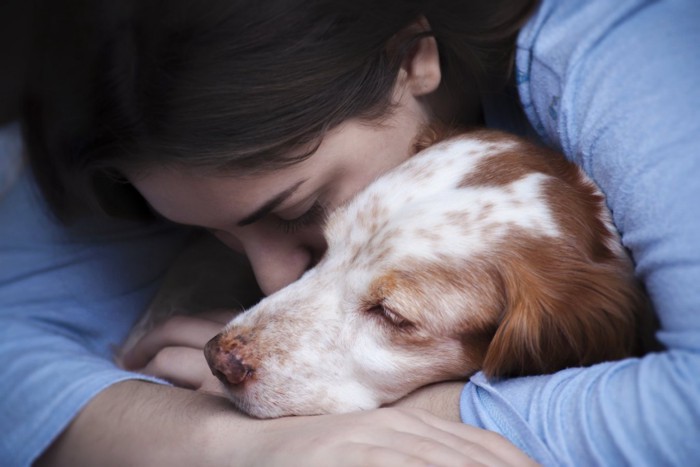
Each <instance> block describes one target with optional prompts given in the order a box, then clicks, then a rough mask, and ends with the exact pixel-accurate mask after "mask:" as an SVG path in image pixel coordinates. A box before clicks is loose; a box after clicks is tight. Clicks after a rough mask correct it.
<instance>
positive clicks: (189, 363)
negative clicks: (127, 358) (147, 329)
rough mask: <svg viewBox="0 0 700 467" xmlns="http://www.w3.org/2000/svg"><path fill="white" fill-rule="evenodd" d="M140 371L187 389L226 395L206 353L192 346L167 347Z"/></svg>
mask: <svg viewBox="0 0 700 467" xmlns="http://www.w3.org/2000/svg"><path fill="white" fill-rule="evenodd" d="M139 372H140V373H144V374H147V375H151V376H155V377H156V378H161V379H164V380H166V381H169V382H171V383H173V384H174V385H176V386H180V387H183V388H187V389H194V390H202V391H205V392H208V393H210V394H214V395H217V396H222V395H225V394H224V392H223V388H222V387H221V384H220V383H219V381H218V380H217V379H216V377H214V375H212V373H211V370H210V369H209V366H208V365H207V362H206V360H205V359H204V354H203V353H202V351H201V350H199V349H193V348H191V347H166V348H164V349H162V350H161V351H160V352H158V353H157V354H156V356H155V357H154V358H153V359H151V361H149V362H148V364H147V365H146V366H145V367H143V368H142V369H140V370H139Z"/></svg>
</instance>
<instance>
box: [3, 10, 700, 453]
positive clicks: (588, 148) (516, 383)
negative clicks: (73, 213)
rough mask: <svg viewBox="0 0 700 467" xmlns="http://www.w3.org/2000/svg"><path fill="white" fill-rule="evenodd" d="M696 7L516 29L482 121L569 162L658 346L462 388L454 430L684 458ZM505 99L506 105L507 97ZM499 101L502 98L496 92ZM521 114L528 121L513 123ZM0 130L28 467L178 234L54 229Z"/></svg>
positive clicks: (538, 449) (9, 444) (691, 347)
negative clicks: (629, 271) (630, 274)
mask: <svg viewBox="0 0 700 467" xmlns="http://www.w3.org/2000/svg"><path fill="white" fill-rule="evenodd" d="M698 25H700V4H699V3H697V2H696V1H695V0H687V1H681V0H678V1H673V0H668V1H641V0H615V1H611V0H587V1H586V2H580V1H565V0H560V1H556V0H544V1H543V3H542V6H541V7H540V9H539V11H538V13H537V14H536V16H535V17H534V18H533V19H532V20H531V21H530V22H529V23H528V25H527V27H526V28H525V29H524V30H523V31H522V33H521V35H520V38H519V43H518V47H519V48H518V54H517V79H518V89H517V91H518V95H519V97H520V100H521V102H522V109H524V111H525V116H526V117H527V122H525V121H524V120H522V119H520V118H519V115H518V111H519V109H517V108H515V109H513V108H512V107H513V106H512V105H511V106H510V108H509V106H508V105H506V106H500V107H499V106H494V107H493V108H491V109H487V110H492V111H493V112H491V113H487V118H488V119H489V121H490V122H491V123H492V124H493V125H495V126H500V127H503V128H510V129H513V130H515V131H520V132H527V131H530V129H533V131H536V132H537V134H538V135H539V137H540V138H541V139H542V140H544V141H546V142H547V143H548V144H551V145H553V146H555V147H558V148H560V149H561V150H563V152H564V153H565V154H566V155H567V157H569V158H570V159H572V160H574V161H576V162H577V163H579V164H581V165H582V166H583V167H584V169H585V170H586V171H587V172H588V173H589V174H590V175H591V176H592V177H593V178H594V179H595V180H596V182H597V183H598V184H599V185H600V187H601V188H602V190H603V191H604V192H605V193H606V195H607V197H608V202H609V205H610V207H611V209H612V211H613V215H614V220H615V223H616V225H617V226H618V228H619V229H620V230H621V233H622V239H623V242H624V243H625V245H626V246H627V247H628V248H629V249H630V251H631V252H632V254H633V257H634V259H635V261H636V264H637V272H638V274H639V276H640V278H641V279H643V280H644V282H645V284H646V286H647V288H648V291H649V293H650V296H651V298H652V300H653V302H654V305H655V307H656V309H657V311H658V313H659V316H660V319H661V323H662V328H663V329H662V331H661V333H660V334H659V337H660V339H661V340H662V341H663V342H664V343H665V344H666V345H667V346H668V348H669V350H668V351H667V352H664V353H659V354H653V355H649V356H647V357H645V358H643V359H640V360H637V359H631V360H626V361H622V362H613V363H604V364H600V365H597V366H594V367H591V368H587V369H569V370H566V371H562V372H560V373H557V374H555V375H550V376H538V377H531V378H520V379H513V380H508V381H488V380H486V379H485V378H484V377H483V375H481V374H477V375H476V376H474V377H473V378H472V380H471V382H470V383H469V384H467V385H466V386H465V388H464V391H463V394H462V398H461V415H462V418H463V420H464V422H465V423H471V424H474V425H477V426H481V427H485V428H489V429H492V430H495V431H498V432H500V433H503V434H504V435H505V436H506V437H508V438H509V439H511V440H512V441H513V442H514V443H515V444H516V445H517V446H519V447H520V448H522V449H523V450H525V451H526V452H528V453H529V454H530V455H532V456H533V457H534V458H535V459H537V460H538V461H540V462H541V463H543V464H545V465H630V464H632V465H692V464H697V463H698V461H699V460H700V442H699V441H698V439H699V438H698V435H699V434H700V317H699V316H700V315H699V313H700V246H699V243H700V240H698V239H700V212H699V209H700V208H699V206H700V143H699V141H700V115H699V113H700V110H698V109H700V91H699V90H698V84H700V51H699V49H698V44H700V27H699V26H698ZM516 103H517V101H516ZM511 104H512V101H511ZM528 122H529V125H528V124H527V123H528ZM20 151H21V145H20V143H19V135H18V129H17V127H16V126H15V127H6V128H4V129H2V130H0V359H1V361H2V362H3V378H2V379H1V380H0V398H1V399H2V401H3V402H2V405H1V406H0V430H2V433H3V435H2V436H1V437H0V465H8V466H14V465H28V464H29V463H31V461H32V460H33V459H35V458H36V456H38V455H39V454H40V453H41V452H42V451H43V449H45V448H46V447H47V446H48V445H49V444H50V442H51V441H52V440H53V439H54V438H55V437H56V436H57V435H58V434H59V433H60V432H61V431H62V429H63V428H64V427H65V426H66V425H67V424H68V423H69V422H70V420H71V419H72V418H73V417H75V415H76V413H77V412H78V411H79V410H80V408H81V407H83V406H84V405H85V404H86V403H87V402H88V401H89V400H90V399H91V398H92V397H93V396H94V395H95V394H97V393H98V392H99V391H101V390H102V389H104V388H105V387H107V386H109V385H110V384H114V383H115V382H117V381H121V380H123V379H129V378H144V377H142V376H139V375H135V374H132V373H127V372H123V371H121V370H119V369H117V368H115V367H114V366H113V365H112V364H111V363H110V356H111V352H112V346H114V345H118V343H119V342H121V341H122V339H123V338H124V336H125V335H126V333H127V331H128V329H129V327H130V326H131V324H132V323H133V322H134V321H135V320H136V319H137V318H138V315H139V313H140V312H141V311H142V310H143V309H144V307H145V306H146V304H147V303H148V300H149V299H150V297H151V296H152V294H153V292H154V291H155V289H156V287H157V284H158V279H159V278H160V277H161V276H162V274H163V272H164V270H165V268H166V267H167V265H168V264H169V263H170V262H171V261H172V259H173V257H174V255H176V253H177V252H178V251H179V250H180V249H181V248H182V245H183V243H184V241H185V235H186V233H184V232H182V231H178V230H173V229H171V228H168V227H164V226H154V227H152V228H148V229H143V228H139V227H137V226H135V225H131V224H125V223H117V222H113V223H105V222H102V223H100V224H99V225H97V226H95V225H78V226H74V227H72V228H70V229H65V228H63V227H61V226H59V225H57V224H55V223H54V222H53V221H52V220H51V219H50V217H48V216H47V215H46V213H45V211H44V210H43V209H42V203H41V201H40V199H39V197H38V195H37V193H35V191H36V190H35V187H34V186H33V183H32V181H31V179H30V177H29V175H28V173H27V170H25V169H23V168H22V164H21V157H20Z"/></svg>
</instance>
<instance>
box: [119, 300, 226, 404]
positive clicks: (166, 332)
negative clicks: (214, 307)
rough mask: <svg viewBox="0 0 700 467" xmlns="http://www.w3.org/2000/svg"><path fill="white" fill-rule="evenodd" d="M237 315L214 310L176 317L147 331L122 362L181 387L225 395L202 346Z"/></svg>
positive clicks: (126, 366)
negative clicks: (210, 367)
mask: <svg viewBox="0 0 700 467" xmlns="http://www.w3.org/2000/svg"><path fill="white" fill-rule="evenodd" d="M235 314H236V312H233V311H212V312H204V313H198V314H197V315H195V316H187V315H178V316H173V317H172V318H169V319H168V320H166V321H165V322H163V323H161V324H159V325H157V326H156V327H154V328H153V329H151V330H150V331H148V332H147V333H146V334H144V336H143V337H141V339H139V341H138V342H136V344H134V346H133V347H131V349H129V350H128V351H127V353H126V354H125V355H124V356H123V357H122V365H123V366H124V368H125V369H127V370H131V371H136V372H139V373H143V374H147V375H151V376H155V377H157V378H161V379H164V380H166V381H169V382H171V383H173V384H174V385H176V386H179V387H182V388H187V389H194V390H198V391H203V392H207V393H210V394H214V395H218V396H224V397H225V393H224V392H223V388H222V386H221V384H220V383H219V380H217V379H216V377H214V376H213V375H212V372H211V370H210V369H209V365H208V364H207V362H206V360H205V358H204V353H203V351H202V349H203V348H204V345H205V344H206V343H207V342H208V341H209V339H211V338H212V337H214V336H215V335H216V334H218V333H219V331H221V329H222V328H223V327H224V326H225V325H226V323H228V322H229V321H230V320H231V319H232V318H233V317H234V316H235Z"/></svg>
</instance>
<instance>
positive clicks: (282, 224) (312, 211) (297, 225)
mask: <svg viewBox="0 0 700 467" xmlns="http://www.w3.org/2000/svg"><path fill="white" fill-rule="evenodd" d="M325 218H326V208H325V207H324V206H323V204H321V202H320V201H318V200H316V202H314V204H312V205H311V207H310V208H309V209H307V210H306V211H305V212H304V213H303V214H301V215H300V216H297V217H295V218H294V219H283V218H281V217H276V218H275V222H276V223H277V228H279V229H280V230H281V231H282V232H284V233H286V234H290V233H295V232H297V231H299V230H300V229H303V228H304V227H308V226H311V225H319V224H321V223H323V221H324V220H325Z"/></svg>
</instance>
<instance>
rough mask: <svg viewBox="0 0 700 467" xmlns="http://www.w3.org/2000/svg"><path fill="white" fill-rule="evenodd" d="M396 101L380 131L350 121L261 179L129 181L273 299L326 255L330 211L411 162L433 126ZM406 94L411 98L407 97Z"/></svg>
mask: <svg viewBox="0 0 700 467" xmlns="http://www.w3.org/2000/svg"><path fill="white" fill-rule="evenodd" d="M400 90H401V92H397V94H395V102H396V104H397V106H396V108H395V110H394V112H393V113H392V115H391V116H390V117H389V118H388V119H386V120H385V121H383V122H382V123H381V124H370V123H367V122H360V121H356V120H350V121H347V122H345V123H343V124H341V125H339V126H338V127H336V128H335V129H334V130H333V131H331V132H329V133H328V134H327V135H326V137H325V138H324V139H323V141H322V143H321V145H320V146H319V147H318V149H317V150H316V151H315V152H314V153H313V154H312V155H311V156H310V157H309V158H307V159H306V160H304V161H302V162H300V163H298V164H294V165H292V166H289V167H287V168H284V169H281V170H277V171H273V172H270V173H265V174H261V175H255V176H240V177H238V176H236V175H235V174H234V175H231V174H225V175H221V176H211V175H202V174H201V173H198V172H196V171H188V170H183V169H174V168H162V169H155V170H150V171H148V172H147V173H145V174H140V175H137V176H133V177H130V178H131V181H132V183H133V184H134V186H135V187H136V188H137V189H138V190H139V191H140V192H141V194H142V195H143V196H144V197H145V198H146V200H147V201H148V202H149V203H150V205H151V206H152V207H153V209H155V210H156V211H157V212H158V213H160V214H161V215H162V216H163V217H165V218H167V219H170V220H171V221H173V222H177V223H180V224H187V225H194V226H200V227H204V228H206V229H209V230H210V231H211V232H212V233H213V234H214V235H216V236H217V237H218V238H219V239H220V240H221V241H222V242H223V243H225V244H226V245H228V246H229V247H231V248H233V249H234V250H237V251H240V252H242V253H244V254H245V255H246V256H247V257H248V259H249V260H250V262H251V264H252V267H253V270H254V272H255V276H256V278H257V280H258V283H259V285H260V287H261V289H262V291H263V292H264V293H266V294H271V293H273V292H275V291H276V290H279V289H281V288H282V287H284V286H285V285H287V284H289V283H291V282H292V281H294V280H296V279H298V278H299V277H300V276H301V275H302V274H303V273H304V271H306V270H307V269H309V268H310V267H312V266H313V265H314V264H315V263H316V262H317V261H318V260H319V259H320V257H321V256H322V255H323V253H324V252H325V249H326V244H325V241H324V239H323V235H322V231H321V228H322V221H323V217H324V215H323V214H324V211H325V212H329V211H331V210H333V209H334V208H336V207H338V206H339V205H341V204H343V203H345V202H346V201H348V200H349V199H350V198H351V197H352V196H353V195H355V194H356V193H357V192H359V191H360V190H362V189H363V188H364V187H365V186H366V185H368V184H369V183H370V182H371V181H372V180H373V179H375V178H376V177H377V176H379V175H380V174H382V173H383V172H385V171H387V170H389V169H391V168H393V167H395V166H397V165H399V164H400V163H401V162H403V161H404V160H406V159H407V158H408V157H410V155H411V154H412V145H413V141H414V139H415V137H416V135H417V133H418V131H419V130H420V129H421V127H422V126H423V125H424V124H425V123H427V117H426V111H425V110H424V108H423V106H422V104H421V103H420V100H419V98H417V97H416V96H415V95H414V94H413V93H411V92H408V91H407V90H406V89H405V88H400ZM404 91H405V92H404Z"/></svg>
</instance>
